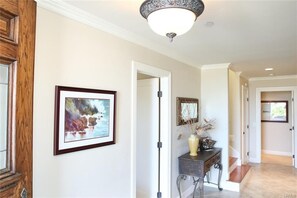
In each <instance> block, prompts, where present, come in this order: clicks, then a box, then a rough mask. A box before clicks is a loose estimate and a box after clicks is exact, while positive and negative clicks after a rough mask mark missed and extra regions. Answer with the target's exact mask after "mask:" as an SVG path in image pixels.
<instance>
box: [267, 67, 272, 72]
mask: <svg viewBox="0 0 297 198" xmlns="http://www.w3.org/2000/svg"><path fill="white" fill-rule="evenodd" d="M272 70H273V68H272V67H269V68H265V71H272Z"/></svg>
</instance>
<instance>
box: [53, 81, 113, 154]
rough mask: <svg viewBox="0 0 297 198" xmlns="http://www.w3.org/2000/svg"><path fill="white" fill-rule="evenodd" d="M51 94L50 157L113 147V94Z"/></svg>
mask: <svg viewBox="0 0 297 198" xmlns="http://www.w3.org/2000/svg"><path fill="white" fill-rule="evenodd" d="M55 91H56V93H55V94H56V95H55V126H54V127H55V129H54V155H59V154H63V153H69V152H74V151H80V150H84V149H90V148H95V147H100V146H106V145H110V144H115V121H116V120H115V118H116V91H107V90H95V89H84V88H75V87H63V86H56V90H55Z"/></svg>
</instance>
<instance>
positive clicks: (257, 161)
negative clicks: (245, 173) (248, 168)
mask: <svg viewBox="0 0 297 198" xmlns="http://www.w3.org/2000/svg"><path fill="white" fill-rule="evenodd" d="M249 162H251V163H261V160H260V159H258V158H254V157H249Z"/></svg>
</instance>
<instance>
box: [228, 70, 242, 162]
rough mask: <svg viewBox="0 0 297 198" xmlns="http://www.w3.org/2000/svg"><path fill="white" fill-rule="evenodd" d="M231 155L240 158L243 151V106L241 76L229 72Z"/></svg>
mask: <svg viewBox="0 0 297 198" xmlns="http://www.w3.org/2000/svg"><path fill="white" fill-rule="evenodd" d="M228 86H229V155H230V156H232V157H237V158H240V151H241V144H240V143H241V139H240V138H241V133H240V131H241V129H240V127H241V125H240V124H241V106H240V88H241V85H240V76H239V73H236V72H234V71H232V70H229V84H228Z"/></svg>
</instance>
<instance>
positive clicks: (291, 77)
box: [249, 75, 297, 81]
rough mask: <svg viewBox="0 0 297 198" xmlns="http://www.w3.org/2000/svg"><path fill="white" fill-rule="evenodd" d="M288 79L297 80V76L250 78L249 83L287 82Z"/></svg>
mask: <svg viewBox="0 0 297 198" xmlns="http://www.w3.org/2000/svg"><path fill="white" fill-rule="evenodd" d="M286 79H297V75H286V76H270V77H256V78H250V79H249V81H263V80H286Z"/></svg>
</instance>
